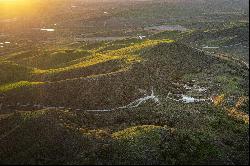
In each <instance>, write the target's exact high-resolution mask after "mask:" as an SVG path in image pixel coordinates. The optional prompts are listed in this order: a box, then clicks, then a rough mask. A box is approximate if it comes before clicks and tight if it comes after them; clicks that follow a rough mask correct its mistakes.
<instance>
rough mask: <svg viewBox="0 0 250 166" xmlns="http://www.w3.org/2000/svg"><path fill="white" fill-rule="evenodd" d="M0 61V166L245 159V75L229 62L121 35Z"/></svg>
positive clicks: (175, 44) (240, 161)
mask: <svg viewBox="0 0 250 166" xmlns="http://www.w3.org/2000/svg"><path fill="white" fill-rule="evenodd" d="M0 64H1V65H0V72H1V84H0V97H1V98H0V101H1V105H0V109H1V114H0V123H1V125H0V126H1V127H0V133H1V134H0V140H1V143H0V149H1V150H0V163H1V164H17V163H18V164H187V163H188V164H247V163H248V162H249V157H248V154H249V151H248V146H249V144H248V139H249V138H248V124H249V117H248V109H249V105H248V100H249V97H248V96H249V91H248V79H249V74H248V68H247V67H246V66H244V65H242V64H241V63H237V61H233V60H229V59H223V58H221V57H220V56H215V55H213V54H207V53H206V52H204V51H201V50H197V49H195V48H193V47H191V46H188V45H185V44H183V43H181V42H179V41H175V40H170V39H144V40H139V39H124V40H119V41H110V42H108V41H107V42H98V43H89V44H80V45H74V46H73V45H66V46H64V47H63V48H61V49H51V48H49V47H48V48H43V51H38V50H34V51H22V52H17V53H11V54H7V55H4V56H1V59H0ZM13 143H14V144H13Z"/></svg>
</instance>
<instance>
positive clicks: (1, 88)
mask: <svg viewBox="0 0 250 166" xmlns="http://www.w3.org/2000/svg"><path fill="white" fill-rule="evenodd" d="M39 84H43V82H29V81H19V82H15V83H8V84H4V85H0V93H1V92H2V93H3V92H7V91H10V90H13V89H17V88H21V87H27V86H33V85H39Z"/></svg>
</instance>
